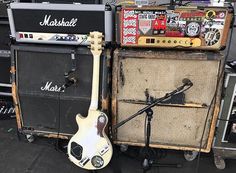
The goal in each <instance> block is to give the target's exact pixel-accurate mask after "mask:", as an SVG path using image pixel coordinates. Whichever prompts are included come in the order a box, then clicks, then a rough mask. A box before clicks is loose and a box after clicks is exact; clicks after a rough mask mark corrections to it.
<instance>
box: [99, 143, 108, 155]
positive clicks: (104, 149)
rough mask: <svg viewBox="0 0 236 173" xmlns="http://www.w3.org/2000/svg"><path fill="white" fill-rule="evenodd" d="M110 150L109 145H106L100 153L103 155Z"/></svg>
mask: <svg viewBox="0 0 236 173" xmlns="http://www.w3.org/2000/svg"><path fill="white" fill-rule="evenodd" d="M108 150H109V146H108V145H106V146H105V147H103V148H102V149H101V150H100V151H99V154H100V155H101V156H103V155H104V154H105V153H106V152H107V151H108Z"/></svg>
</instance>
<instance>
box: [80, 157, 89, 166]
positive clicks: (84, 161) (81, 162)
mask: <svg viewBox="0 0 236 173" xmlns="http://www.w3.org/2000/svg"><path fill="white" fill-rule="evenodd" d="M89 160H90V159H89V158H88V157H84V158H83V159H81V160H80V162H79V165H80V166H81V167H84V166H85V165H86V164H87V163H88V161H89Z"/></svg>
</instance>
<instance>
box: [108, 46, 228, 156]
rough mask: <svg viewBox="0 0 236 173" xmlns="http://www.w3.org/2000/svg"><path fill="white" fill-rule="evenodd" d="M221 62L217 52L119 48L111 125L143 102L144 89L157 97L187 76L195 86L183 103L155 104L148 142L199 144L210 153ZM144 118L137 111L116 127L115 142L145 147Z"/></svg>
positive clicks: (188, 147)
mask: <svg viewBox="0 0 236 173" xmlns="http://www.w3.org/2000/svg"><path fill="white" fill-rule="evenodd" d="M223 61H224V57H223V56H222V55H221V54H220V53H210V52H189V51H186V52H183V51H154V50H146V51H145V50H125V49H117V50H116V51H115V53H114V63H113V72H112V73H113V79H112V83H113V86H112V121H113V122H112V124H113V125H116V124H117V123H119V122H121V121H122V120H124V119H126V118H128V117H129V116H130V115H132V114H134V113H136V112H137V111H138V110H140V109H141V108H143V107H145V106H146V104H145V103H146V94H147V91H148V95H149V96H151V97H152V98H159V97H162V96H164V95H165V93H167V92H170V91H172V90H174V89H176V87H178V86H180V85H181V84H182V79H184V78H188V79H190V80H191V81H192V82H193V87H192V88H190V89H189V90H188V91H186V92H185V96H184V97H183V98H184V100H185V101H184V104H181V103H175V104H165V105H162V106H156V107H154V108H153V111H154V114H153V119H152V129H151V141H150V146H152V147H158V148H167V149H177V150H186V151H187V150H190V151H199V148H200V144H201V151H202V152H209V151H210V149H211V144H212V139H213V136H214V131H215V123H216V119H217V116H218V112H219V99H220V90H221V78H222V64H223ZM208 111H209V112H208ZM144 119H145V115H141V116H138V117H136V118H135V119H133V120H131V121H129V122H127V123H126V124H125V125H123V126H121V127H119V128H118V129H117V134H116V135H115V136H114V142H115V143H117V144H128V145H136V146H143V145H144V123H145V122H144ZM205 122H206V128H205V130H204V124H205ZM203 133H204V135H203ZM202 135H203V138H202Z"/></svg>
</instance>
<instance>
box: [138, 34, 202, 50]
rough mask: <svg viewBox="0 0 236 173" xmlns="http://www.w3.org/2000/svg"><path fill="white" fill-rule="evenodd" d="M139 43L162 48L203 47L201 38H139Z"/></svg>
mask: <svg viewBox="0 0 236 173" xmlns="http://www.w3.org/2000/svg"><path fill="white" fill-rule="evenodd" d="M138 42H139V43H140V44H142V45H149V46H155V45H156V46H161V47H170V48H171V47H186V48H187V47H198V46H201V39H199V38H188V37H186V38H178V37H176V38H173V37H139V40H138Z"/></svg>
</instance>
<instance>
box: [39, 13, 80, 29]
mask: <svg viewBox="0 0 236 173" xmlns="http://www.w3.org/2000/svg"><path fill="white" fill-rule="evenodd" d="M50 19H51V15H45V16H44V20H43V22H39V25H40V26H58V27H60V26H68V27H75V26H76V23H77V21H78V19H77V18H72V19H71V20H70V21H66V20H65V18H64V17H63V18H62V19H61V20H57V19H54V20H50Z"/></svg>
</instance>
